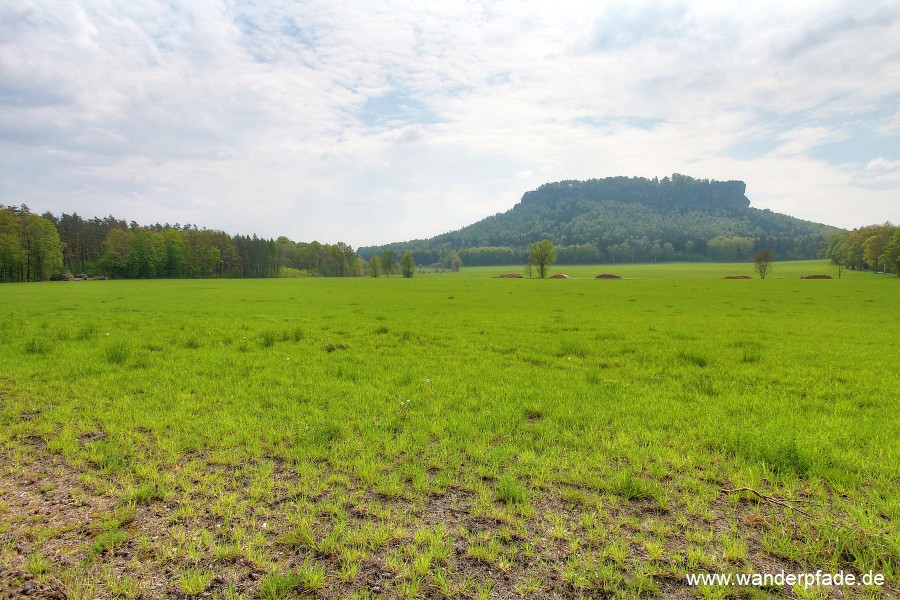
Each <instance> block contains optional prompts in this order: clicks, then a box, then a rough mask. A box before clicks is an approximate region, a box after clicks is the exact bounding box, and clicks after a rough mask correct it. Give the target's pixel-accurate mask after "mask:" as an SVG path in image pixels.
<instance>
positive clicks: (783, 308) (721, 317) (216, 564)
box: [0, 262, 900, 599]
mask: <svg viewBox="0 0 900 600" xmlns="http://www.w3.org/2000/svg"><path fill="white" fill-rule="evenodd" d="M828 269H829V268H828V266H827V265H826V264H825V263H824V262H812V263H809V262H806V263H776V270H775V272H774V273H773V274H772V275H770V276H769V278H767V279H766V280H764V281H760V280H758V279H754V280H748V281H733V280H724V279H722V278H723V277H724V276H725V275H740V274H747V275H750V274H752V269H751V266H750V265H746V264H742V265H722V264H703V265H698V264H680V265H626V266H616V265H604V266H601V267H571V268H570V267H558V268H556V269H554V272H565V273H568V274H570V275H572V276H573V279H570V280H528V279H525V280H503V279H492V278H490V276H491V275H494V274H499V273H503V272H507V271H510V270H512V269H509V268H503V267H500V268H490V269H488V268H475V269H469V268H466V269H463V271H462V272H460V273H445V274H421V275H417V276H416V277H414V278H413V279H410V280H405V279H402V278H400V277H392V278H379V279H371V278H366V279H291V280H228V281H225V280H178V281H103V282H101V281H86V282H61V283H45V284H14V285H4V286H0V581H3V584H2V586H6V587H5V589H6V591H7V593H24V592H23V590H26V591H28V592H29V593H30V594H31V595H35V594H39V593H44V594H45V595H48V596H51V597H52V596H53V595H54V594H56V595H57V597H63V596H64V597H68V598H112V597H117V598H137V597H142V598H163V597H181V598H184V597H198V598H200V597H206V598H209V597H213V598H240V597H243V598H264V599H277V598H289V597H300V596H302V595H309V596H317V597H332V598H338V597H348V598H376V597H387V598H413V597H429V598H442V597H448V598H454V597H471V598H510V597H515V598H518V597H534V598H544V597H559V598H561V597H578V596H581V595H583V596H586V597H614V596H615V597H638V596H646V597H653V596H665V597H710V598H716V597H768V596H770V595H779V594H780V595H784V596H789V597H790V596H796V597H801V598H824V597H829V596H830V597H845V596H848V597H895V596H896V595H897V594H898V593H900V442H898V440H900V368H898V365H900V343H898V342H900V294H898V291H900V282H898V279H897V278H894V277H889V276H880V275H873V274H866V273H855V272H848V271H844V274H843V277H842V278H841V279H840V280H838V279H834V280H824V281H823V280H801V279H800V276H801V275H805V274H816V273H828V272H829V270H828ZM602 272H613V273H617V274H619V275H622V276H623V277H624V278H625V279H623V280H620V281H604V280H595V279H593V276H594V275H596V274H597V273H602ZM742 487H747V488H752V490H755V491H757V492H759V493H760V494H762V495H764V496H768V497H771V498H781V499H787V500H789V502H785V503H779V502H778V501H767V500H765V499H763V498H762V497H760V496H759V495H755V494H754V493H753V492H750V491H744V492H737V491H735V492H726V491H723V490H733V489H736V488H742ZM785 504H787V505H788V506H785ZM791 507H793V508H795V509H798V510H793V508H791ZM782 569H783V570H785V571H789V572H810V571H811V572H815V571H816V570H817V569H821V570H823V571H825V572H838V571H840V570H844V571H845V572H852V573H854V574H856V575H858V576H861V575H862V574H865V573H867V572H870V571H872V572H874V573H877V574H881V575H883V576H884V577H885V578H886V583H885V585H883V586H867V587H853V586H845V587H843V588H841V587H834V586H832V587H828V586H822V587H809V588H806V589H804V587H803V586H789V585H785V586H781V587H779V586H774V587H772V586H770V587H767V588H763V589H761V588H757V587H744V588H739V587H726V586H712V585H710V586H699V587H688V586H686V584H685V581H686V580H685V576H686V575H687V574H691V573H712V572H723V573H745V572H746V573H754V572H762V573H778V572H779V571H780V570H782ZM2 586H0V597H2V596H3V591H2Z"/></svg>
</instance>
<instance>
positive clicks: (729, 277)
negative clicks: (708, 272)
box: [725, 275, 753, 279]
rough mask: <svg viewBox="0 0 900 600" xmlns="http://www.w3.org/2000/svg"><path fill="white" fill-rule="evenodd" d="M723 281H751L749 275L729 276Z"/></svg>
mask: <svg viewBox="0 0 900 600" xmlns="http://www.w3.org/2000/svg"><path fill="white" fill-rule="evenodd" d="M725 279H753V278H752V277H750V276H749V275H729V276H728V277H726V278H725Z"/></svg>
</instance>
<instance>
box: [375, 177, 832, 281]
mask: <svg viewBox="0 0 900 600" xmlns="http://www.w3.org/2000/svg"><path fill="white" fill-rule="evenodd" d="M745 190H746V184H744V182H742V181H710V180H708V179H693V178H691V177H687V176H684V175H679V174H675V175H672V177H671V178H670V177H664V178H663V179H657V178H654V179H646V178H642V177H631V178H629V177H609V178H606V179H591V180H588V181H560V182H558V183H548V184H545V185H542V186H541V187H539V188H538V189H536V190H533V191H530V192H526V193H525V194H524V195H523V196H522V200H521V202H520V203H519V204H517V205H516V206H514V207H513V208H512V209H510V210H508V211H507V212H505V213H501V214H496V215H494V216H492V217H488V218H486V219H483V220H481V221H479V222H477V223H475V224H473V225H469V226H468V227H464V228H462V229H459V230H457V231H452V232H450V233H445V234H442V235H439V236H437V237H434V238H431V239H428V240H413V241H409V242H402V243H395V244H388V245H386V246H381V247H366V248H360V249H359V250H358V252H359V254H360V255H361V256H363V258H368V257H369V256H371V255H372V254H376V253H380V252H381V251H383V250H385V249H390V250H394V251H398V252H399V251H405V250H411V251H412V252H413V256H414V257H415V259H416V263H418V264H426V265H427V264H433V263H440V262H442V261H443V262H446V256H447V255H448V254H450V253H458V254H459V256H460V258H461V259H462V262H463V264H465V265H470V266H471V265H489V264H492V265H501V264H522V263H524V262H525V258H526V255H527V251H528V245H529V244H531V243H533V242H536V241H538V240H542V239H549V240H550V241H551V242H553V243H554V244H556V245H557V246H558V257H557V259H558V262H559V263H561V264H593V263H605V262H609V263H615V262H632V261H634V262H653V261H673V260H720V261H741V260H750V259H751V258H752V256H753V254H754V253H755V252H757V251H758V250H759V249H761V248H770V249H771V250H772V252H773V253H774V254H775V256H776V257H778V259H779V260H790V259H808V258H816V257H817V256H820V255H821V250H822V248H823V247H824V244H825V241H826V239H827V238H828V237H829V236H830V235H832V234H834V233H836V232H838V231H840V229H838V228H837V227H831V226H828V225H822V224H819V223H812V222H810V221H803V220H801V219H796V218H794V217H790V216H787V215H783V214H779V213H773V212H771V211H769V210H759V209H756V208H751V207H750V201H749V200H748V199H747V197H746V196H745V195H744V193H745Z"/></svg>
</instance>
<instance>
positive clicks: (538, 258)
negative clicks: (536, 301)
mask: <svg viewBox="0 0 900 600" xmlns="http://www.w3.org/2000/svg"><path fill="white" fill-rule="evenodd" d="M528 262H529V263H531V264H533V265H534V266H535V268H537V272H538V277H540V278H541V279H543V278H544V277H546V276H547V271H548V270H549V269H550V266H551V265H552V264H553V263H555V262H556V248H555V247H554V246H553V244H552V243H551V242H550V240H541V241H540V242H535V243H533V244H531V245H529V246H528Z"/></svg>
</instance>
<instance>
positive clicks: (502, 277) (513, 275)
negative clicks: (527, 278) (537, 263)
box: [494, 273, 522, 279]
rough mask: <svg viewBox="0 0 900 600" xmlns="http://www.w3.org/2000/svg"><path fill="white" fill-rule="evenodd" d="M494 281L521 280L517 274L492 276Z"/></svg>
mask: <svg viewBox="0 0 900 600" xmlns="http://www.w3.org/2000/svg"><path fill="white" fill-rule="evenodd" d="M494 279H522V276H521V275H519V274H518V273H504V274H503V275H494Z"/></svg>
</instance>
